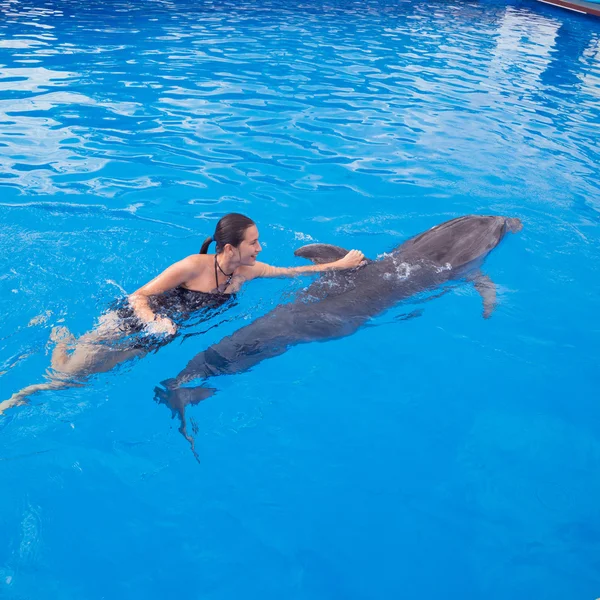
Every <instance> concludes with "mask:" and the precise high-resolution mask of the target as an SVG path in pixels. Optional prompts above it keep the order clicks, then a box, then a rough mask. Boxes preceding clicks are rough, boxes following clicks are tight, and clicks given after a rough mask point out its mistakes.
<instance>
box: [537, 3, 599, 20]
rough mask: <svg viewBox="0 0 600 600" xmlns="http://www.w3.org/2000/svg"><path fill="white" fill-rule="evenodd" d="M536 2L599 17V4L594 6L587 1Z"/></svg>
mask: <svg viewBox="0 0 600 600" xmlns="http://www.w3.org/2000/svg"><path fill="white" fill-rule="evenodd" d="M538 2H543V3H544V4H550V5H551V6H560V7H561V8H566V9H568V10H573V11H575V12H578V13H582V14H586V15H595V16H597V17H600V4H598V5H597V6H594V5H592V4H590V3H589V2H582V1H579V0H538Z"/></svg>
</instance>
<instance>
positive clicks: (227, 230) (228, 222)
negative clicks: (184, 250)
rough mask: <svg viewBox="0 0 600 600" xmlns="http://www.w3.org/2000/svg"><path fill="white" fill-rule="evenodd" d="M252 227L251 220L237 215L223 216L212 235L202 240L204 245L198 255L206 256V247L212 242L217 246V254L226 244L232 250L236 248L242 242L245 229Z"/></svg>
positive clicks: (252, 222)
mask: <svg viewBox="0 0 600 600" xmlns="http://www.w3.org/2000/svg"><path fill="white" fill-rule="evenodd" d="M253 225H254V221H253V220H252V219H249V218H248V217H245V216H244V215H240V214H239V213H229V214H228V215H225V216H224V217H222V218H221V219H220V220H219V222H218V223H217V227H216V229H215V232H214V234H213V235H212V236H211V237H207V238H206V239H205V240H204V244H202V248H200V254H208V247H209V246H210V245H211V244H212V243H213V242H216V244H217V254H219V253H220V252H223V248H225V246H226V245H227V244H231V245H232V246H233V247H234V248H237V247H238V246H239V245H240V244H241V243H242V241H243V240H244V235H246V229H248V227H252V226H253Z"/></svg>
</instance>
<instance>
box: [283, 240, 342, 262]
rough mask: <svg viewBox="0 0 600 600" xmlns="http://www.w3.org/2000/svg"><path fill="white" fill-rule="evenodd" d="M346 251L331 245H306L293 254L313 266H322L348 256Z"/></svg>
mask: <svg viewBox="0 0 600 600" xmlns="http://www.w3.org/2000/svg"><path fill="white" fill-rule="evenodd" d="M348 252H349V251H348V250H346V249H345V248H340V247H339V246H332V245H331V244H308V245H306V246H302V248H298V250H296V251H295V252H294V255H295V256H299V257H301V258H307V259H308V260H310V261H312V262H313V263H314V264H315V265H322V264H325V263H329V262H333V261H336V260H339V259H340V258H344V256H346V254H348Z"/></svg>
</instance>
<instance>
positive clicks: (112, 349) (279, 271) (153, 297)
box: [0, 213, 364, 413]
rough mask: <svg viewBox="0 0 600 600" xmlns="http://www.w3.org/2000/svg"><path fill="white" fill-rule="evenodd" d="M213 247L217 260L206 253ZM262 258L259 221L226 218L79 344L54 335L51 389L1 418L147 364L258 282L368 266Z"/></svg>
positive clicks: (1, 406)
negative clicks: (200, 317) (122, 368)
mask: <svg viewBox="0 0 600 600" xmlns="http://www.w3.org/2000/svg"><path fill="white" fill-rule="evenodd" d="M213 241H214V242H215V243H216V253H215V254H208V248H209V247H210V245H211V244H212V243H213ZM261 251H262V248H261V245H260V242H259V241H258V229H257V227H256V224H255V223H254V221H252V220H251V219H249V218H248V217H245V216H244V215H240V214H238V213H230V214H228V215H225V216H224V217H223V218H222V219H221V220H220V221H219V222H218V223H217V227H216V229H215V233H214V235H213V236H212V237H209V238H207V239H206V240H205V241H204V243H203V244H202V248H201V249H200V253H199V254H194V255H192V256H188V257H187V258H184V259H183V260H181V261H179V262H177V263H175V264H174V265H171V266H170V267H169V268H168V269H166V270H165V271H163V272H162V273H161V274H160V275H159V276H158V277H156V278H155V279H153V280H152V281H150V282H149V283H147V284H146V285H144V286H143V287H141V288H140V289H139V290H137V291H136V292H134V293H133V294H131V295H130V296H129V297H128V298H127V299H125V300H124V301H121V302H119V303H116V304H115V306H113V308H112V310H111V311H109V312H108V313H106V314H104V315H102V316H101V317H100V319H99V324H98V326H97V327H96V328H95V329H93V330H92V331H90V332H88V333H86V334H84V335H82V336H81V337H80V338H79V339H75V338H74V336H72V335H71V334H70V333H69V331H68V330H67V329H66V328H65V327H61V328H55V329H54V330H53V331H52V334H51V339H52V340H53V341H55V342H56V347H55V348H54V351H53V353H52V359H51V370H50V371H49V372H48V376H49V381H47V382H46V383H41V384H36V385H30V386H27V387H26V388H24V389H22V390H20V391H19V392H17V393H15V394H13V395H12V396H11V398H10V399H9V400H5V401H4V402H0V413H2V412H3V411H4V410H6V409H7V408H10V407H12V406H17V405H19V404H24V403H25V400H26V398H27V397H28V396H30V395H31V394H33V393H35V392H38V391H41V390H52V389H54V390H55V389H60V388H66V387H72V386H78V385H81V383H82V381H83V380H84V379H85V378H86V377H88V376H90V375H92V374H94V373H102V372H104V371H108V370H110V369H112V368H113V367H114V366H116V365H117V364H119V363H122V362H124V361H126V360H130V359H132V358H137V357H141V356H144V355H145V354H147V353H148V352H149V351H150V350H153V349H156V348H157V347H160V346H162V345H164V344H165V343H168V342H169V341H170V340H171V339H173V336H174V335H175V333H176V331H177V329H178V327H179V326H181V324H182V323H184V322H185V321H186V320H187V319H189V317H190V316H191V315H192V314H194V313H197V312H199V311H203V310H204V311H206V310H208V311H209V312H210V313H213V314H214V309H216V308H218V307H220V306H222V305H223V304H224V303H225V302H227V301H228V299H229V298H230V297H231V295H232V294H233V293H234V292H236V291H237V290H239V288H240V287H241V285H242V284H243V283H244V282H246V281H250V280H252V279H258V278H259V277H293V276H295V275H300V274H302V273H317V272H320V271H328V270H341V269H351V268H354V267H357V266H358V265H359V264H360V263H361V262H362V260H363V258H364V256H363V254H362V252H359V251H357V250H352V251H350V252H349V253H348V254H347V255H346V256H345V257H344V258H342V259H340V260H338V261H335V262H332V263H328V264H321V265H309V266H304V267H289V268H282V267H271V266H269V265H267V264H264V263H260V262H258V261H257V260H256V257H257V256H258V254H259V253H260V252H261Z"/></svg>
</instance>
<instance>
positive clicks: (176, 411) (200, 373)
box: [156, 215, 522, 448]
mask: <svg viewBox="0 0 600 600" xmlns="http://www.w3.org/2000/svg"><path fill="white" fill-rule="evenodd" d="M521 229H522V224H521V221H520V220H519V219H516V218H506V217H499V216H478V215H470V216H464V217H459V218H457V219H453V220H451V221H446V222H445V223H442V224H441V225H437V226H436V227H433V228H432V229H429V230H428V231H425V232H424V233H421V234H419V235H417V236H415V237H413V238H411V239H409V240H407V241H406V242H404V243H403V244H401V245H400V246H398V247H397V248H396V249H394V250H393V251H392V252H390V253H388V254H384V255H383V256H382V257H381V258H380V259H378V260H373V261H367V262H366V264H363V265H362V266H360V267H358V268H356V269H353V270H351V271H330V272H325V273H323V274H321V276H320V277H319V278H318V279H317V280H316V281H315V282H314V283H312V284H311V285H310V286H309V287H308V288H307V289H305V290H303V291H302V292H301V293H300V294H298V295H297V296H296V298H295V300H294V301H293V302H290V303H288V304H282V305H279V306H277V307H276V308H275V309H273V310H272V311H271V312H269V313H268V314H266V315H265V316H263V317H260V318H259V319H257V320H256V321H254V322H253V323H251V324H250V325H247V326H246V327H243V328H242V329H239V330H238V331H236V332H235V333H233V334H232V335H230V336H228V337H226V338H224V339H223V340H221V341H220V342H218V343H217V344H214V345H212V346H210V347H209V348H207V349H206V350H204V351H203V352H200V354H197V355H196V356H195V357H194V358H193V359H192V360H190V362H189V363H188V364H187V366H186V367H185V369H183V371H181V373H179V375H177V376H176V377H175V378H173V379H169V380H167V381H165V382H163V386H164V389H162V388H156V399H157V400H158V401H159V402H161V403H164V404H167V405H168V406H169V407H170V408H171V410H172V411H173V415H174V416H176V415H177V416H179V418H180V419H181V428H180V431H181V432H182V433H183V434H184V436H185V437H186V438H187V439H188V440H190V441H191V442H192V448H193V440H191V438H190V437H189V436H188V434H187V432H186V425H185V407H186V406H187V405H188V404H196V403H198V402H200V401H202V400H204V399H206V398H208V397H210V396H211V395H212V394H214V392H215V391H216V390H215V389H214V388H210V387H206V386H205V385H202V386H200V387H183V386H184V385H185V384H187V383H190V382H192V381H195V380H201V381H202V382H203V383H205V382H206V381H207V380H209V379H211V378H213V377H217V376H218V375H228V374H234V373H241V372H243V371H247V370H248V369H250V368H251V367H253V366H254V365H257V364H258V363H259V362H261V361H263V360H265V359H266V358H271V357H274V356H278V355H279V354H283V353H284V352H285V351H286V350H288V348H290V347H291V346H294V345H296V344H301V343H306V342H316V341H325V340H330V339H335V338H341V337H345V336H347V335H351V334H352V333H354V332H355V331H356V330H357V329H358V328H359V327H361V326H362V325H364V324H365V323H366V322H367V321H368V320H369V319H370V318H371V317H374V316H376V315H378V314H380V313H382V312H383V311H385V310H386V309H388V308H390V307H392V306H393V305H395V304H397V303H398V302H400V301H402V300H406V299H408V298H410V297H412V296H415V295H416V294H419V293H422V292H424V291H428V290H434V289H435V288H437V287H439V286H440V285H442V284H444V283H446V282H449V281H452V280H461V279H463V280H466V281H469V282H472V283H473V285H474V286H475V288H476V289H477V291H478V292H479V293H480V295H481V297H482V299H483V306H484V309H483V316H484V317H485V318H487V317H489V316H490V315H491V313H492V311H493V309H494V305H495V301H496V288H495V285H494V283H493V282H492V280H491V279H490V278H489V276H487V275H484V274H483V273H482V272H481V270H480V267H481V265H482V263H483V261H484V260H485V258H486V256H487V255H488V254H489V253H490V252H491V251H492V250H493V249H494V248H495V247H496V246H497V245H498V244H499V243H500V242H501V241H502V239H503V238H504V236H505V235H506V233H507V232H509V231H510V232H514V233H516V232H518V231H520V230H521ZM347 252H348V251H347V250H344V249H343V248H339V247H338V246H331V245H328V244H310V245H308V246H303V247H302V248H300V249H298V250H296V252H295V254H296V256H301V257H304V258H307V259H309V260H311V261H313V262H314V263H326V262H331V261H333V260H337V259H338V258H341V257H343V256H344V255H345V254H346V253H347ZM437 295H438V296H439V295H440V294H437ZM434 297H436V296H434Z"/></svg>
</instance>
